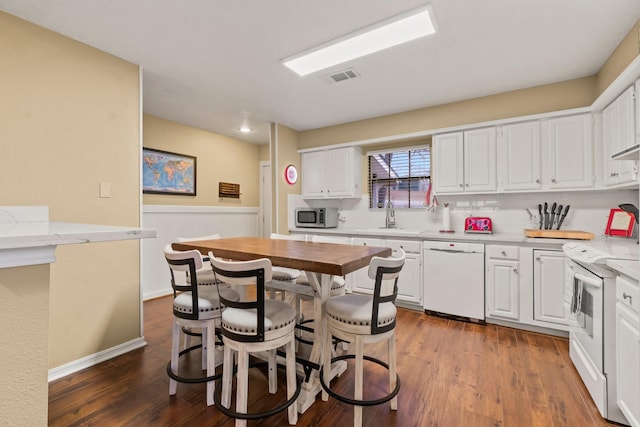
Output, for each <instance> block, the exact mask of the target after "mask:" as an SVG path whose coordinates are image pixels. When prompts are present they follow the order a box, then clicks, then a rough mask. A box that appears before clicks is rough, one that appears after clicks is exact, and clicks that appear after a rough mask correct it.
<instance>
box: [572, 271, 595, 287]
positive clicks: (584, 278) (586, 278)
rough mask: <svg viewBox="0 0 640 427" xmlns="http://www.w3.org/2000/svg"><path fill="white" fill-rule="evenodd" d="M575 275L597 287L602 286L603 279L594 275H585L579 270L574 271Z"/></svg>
mask: <svg viewBox="0 0 640 427" xmlns="http://www.w3.org/2000/svg"><path fill="white" fill-rule="evenodd" d="M573 277H574V278H576V279H578V280H580V281H581V282H584V283H587V284H589V285H591V286H593V287H595V288H600V287H602V280H600V279H594V278H593V277H589V276H585V275H584V274H582V273H578V272H576V273H574V275H573Z"/></svg>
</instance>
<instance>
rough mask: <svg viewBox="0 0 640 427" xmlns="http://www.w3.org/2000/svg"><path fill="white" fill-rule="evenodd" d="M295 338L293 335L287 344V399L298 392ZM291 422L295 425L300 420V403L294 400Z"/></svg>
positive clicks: (290, 412) (290, 408)
mask: <svg viewBox="0 0 640 427" xmlns="http://www.w3.org/2000/svg"><path fill="white" fill-rule="evenodd" d="M295 346H296V344H295V338H294V337H293V336H292V337H291V341H289V342H288V343H287V345H286V349H285V351H286V354H287V360H286V364H287V399H291V398H292V397H293V395H294V394H295V393H296V385H297V384H296V382H297V381H296V353H295V351H296V350H295ZM287 410H288V411H289V413H288V415H289V424H290V425H295V424H296V423H297V422H298V405H297V402H294V403H293V404H292V405H291V406H289V408H288V409H287Z"/></svg>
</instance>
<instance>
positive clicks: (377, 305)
mask: <svg viewBox="0 0 640 427" xmlns="http://www.w3.org/2000/svg"><path fill="white" fill-rule="evenodd" d="M404 260H405V252H404V250H402V249H399V250H398V252H397V253H396V254H395V255H394V256H392V257H389V258H381V257H374V258H372V259H371V263H370V264H369V271H368V273H369V277H370V278H371V279H373V280H375V287H374V291H373V295H359V294H348V295H341V296H337V297H332V298H329V301H327V304H326V314H327V326H328V332H329V333H328V334H327V342H325V346H324V348H325V355H324V363H323V367H322V368H321V370H320V383H321V384H322V388H323V389H324V390H325V391H326V392H327V393H328V394H329V395H330V396H331V397H333V398H335V399H337V400H339V401H341V402H345V403H348V404H350V405H354V418H353V425H354V426H357V427H359V426H361V425H362V407H363V406H373V405H379V404H382V403H385V402H388V401H391V404H390V405H391V410H394V411H395V410H397V409H398V401H397V397H396V396H397V394H398V391H399V390H400V378H399V377H398V375H397V373H396V341H395V340H396V336H395V326H396V306H395V300H396V296H397V294H398V276H399V275H400V271H401V270H402V267H403V266H404ZM332 336H335V337H337V338H339V339H342V340H345V341H349V342H353V343H355V354H347V355H342V356H338V357H334V358H331V352H330V351H327V350H328V349H330V348H331V347H330V346H331V340H332V338H331V337H332ZM382 341H387V342H388V352H389V354H388V358H389V364H388V365H387V364H386V363H384V362H383V361H381V360H379V359H376V358H373V357H370V356H365V355H364V344H370V343H376V342H382ZM345 359H355V385H354V398H353V399H351V398H348V397H346V396H343V395H340V394H338V393H336V392H335V391H333V390H331V388H330V385H329V381H330V378H329V377H330V371H331V369H330V366H331V363H333V362H335V361H337V360H345ZM363 359H364V360H367V361H370V362H373V363H376V364H378V365H380V366H382V367H384V368H386V369H388V371H389V394H388V395H387V396H385V397H383V398H380V399H376V400H364V399H363V396H362V383H363V376H364V364H363ZM325 368H326V369H325Z"/></svg>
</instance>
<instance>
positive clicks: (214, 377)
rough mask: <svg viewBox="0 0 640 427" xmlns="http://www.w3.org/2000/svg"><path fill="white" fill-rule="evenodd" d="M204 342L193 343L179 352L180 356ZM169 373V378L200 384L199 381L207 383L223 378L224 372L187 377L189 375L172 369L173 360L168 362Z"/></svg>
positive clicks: (199, 346)
mask: <svg viewBox="0 0 640 427" xmlns="http://www.w3.org/2000/svg"><path fill="white" fill-rule="evenodd" d="M201 347H202V344H196V345H193V346H191V347H189V348H185V349H184V350H182V351H181V352H180V353H178V356H182V355H184V354H187V353H189V352H190V351H193V350H195V349H197V348H201ZM167 375H169V378H171V379H172V380H176V381H178V382H180V383H186V384H199V383H206V382H209V381H215V380H217V379H220V378H222V374H216V375H212V376H210V377H206V376H205V377H195V378H187V377H183V376H180V375H178V374H176V373H175V372H173V371H172V370H171V362H169V363H167Z"/></svg>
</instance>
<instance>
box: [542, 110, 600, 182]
mask: <svg viewBox="0 0 640 427" xmlns="http://www.w3.org/2000/svg"><path fill="white" fill-rule="evenodd" d="M591 123H592V120H591V115H590V114H581V115H577V116H569V117H561V118H557V119H551V120H549V123H548V139H547V160H548V166H549V167H548V170H547V173H548V176H547V177H546V179H545V178H543V184H544V186H545V188H549V189H564V188H586V187H593V184H594V175H593V137H592V133H593V132H592V129H591Z"/></svg>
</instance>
